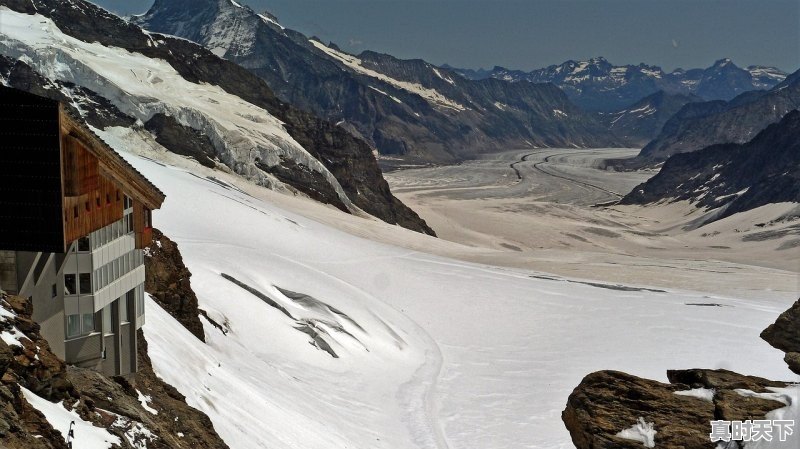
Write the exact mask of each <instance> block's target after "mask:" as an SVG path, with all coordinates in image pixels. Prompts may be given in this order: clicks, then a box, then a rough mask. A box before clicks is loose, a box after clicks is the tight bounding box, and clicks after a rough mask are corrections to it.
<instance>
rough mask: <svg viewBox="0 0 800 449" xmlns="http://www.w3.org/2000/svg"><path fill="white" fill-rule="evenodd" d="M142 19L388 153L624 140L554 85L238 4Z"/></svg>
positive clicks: (416, 155) (171, 0) (168, 1)
mask: <svg viewBox="0 0 800 449" xmlns="http://www.w3.org/2000/svg"><path fill="white" fill-rule="evenodd" d="M133 20H134V22H136V23H138V24H140V25H142V26H143V27H144V28H146V29H148V30H151V31H155V32H160V33H166V34H172V35H176V36H179V37H182V38H185V39H189V40H192V41H194V42H198V43H200V44H202V45H204V46H205V47H207V48H209V49H210V50H211V51H213V52H214V53H215V54H217V55H219V56H223V57H225V58H226V59H228V60H230V61H233V62H236V63H238V64H240V65H241V66H243V67H245V68H247V69H248V70H250V71H252V72H253V73H254V74H256V75H258V76H259V77H261V78H262V79H264V80H265V81H266V82H267V84H268V85H269V86H270V87H271V88H272V89H273V90H274V91H275V93H276V94H277V95H278V96H279V97H280V98H281V99H282V100H284V101H287V102H290V103H292V104H294V105H296V106H298V107H300V108H303V109H306V110H310V111H313V112H315V113H316V114H319V115H320V116H322V117H324V118H327V119H328V120H330V121H332V122H335V123H337V124H338V125H339V127H341V128H342V129H346V130H347V131H349V132H350V133H352V134H353V135H355V136H358V137H360V138H363V139H364V140H365V141H367V142H368V143H370V144H371V145H372V146H373V147H374V148H376V149H377V150H378V151H379V153H380V154H382V155H391V156H393V157H397V156H401V157H403V158H405V159H407V160H415V159H416V160H421V161H438V162H452V161H456V160H461V159H464V158H466V157H470V156H473V155H475V154H478V153H481V152H487V151H491V150H492V149H501V148H507V147H509V146H526V147H530V146H540V147H541V146H569V147H574V146H578V147H582V146H597V145H618V144H620V143H621V142H620V141H619V139H616V138H615V137H614V136H613V135H611V133H609V132H608V131H607V130H606V129H605V128H604V127H603V126H602V125H601V124H599V123H598V122H597V120H596V119H595V118H594V117H592V116H590V115H587V114H584V113H583V112H582V111H581V110H580V109H578V108H576V107H575V106H574V105H573V104H572V103H570V101H569V100H568V99H567V97H565V96H564V94H563V93H562V92H561V91H559V90H558V89H557V88H554V87H553V86H539V85H522V84H518V83H507V82H503V81H500V80H496V79H486V80H481V81H470V80H466V79H464V78H462V77H460V76H458V75H457V74H456V73H455V72H452V71H450V70H447V69H443V68H438V67H435V66H433V65H431V64H429V63H427V62H425V61H422V60H400V59H397V58H393V57H391V56H388V55H383V54H379V53H375V52H370V51H366V52H363V53H361V54H359V55H350V54H347V53H345V52H343V51H342V50H341V49H340V48H338V47H337V46H335V45H333V44H324V43H322V42H320V41H319V40H318V39H316V38H308V37H307V36H304V35H303V34H301V33H298V32H296V31H292V30H289V29H286V28H284V27H282V26H281V25H280V24H279V23H278V22H277V21H276V20H275V19H274V17H272V16H270V15H268V14H257V13H256V12H255V11H253V10H251V9H250V8H249V7H247V6H240V5H238V4H237V3H235V2H233V1H231V0H200V1H198V0H191V1H189V0H157V1H156V2H155V3H154V4H153V6H152V8H151V9H150V11H148V12H147V13H146V14H145V15H143V16H139V17H135V18H133Z"/></svg>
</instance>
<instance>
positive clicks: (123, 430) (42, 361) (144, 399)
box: [0, 232, 229, 449]
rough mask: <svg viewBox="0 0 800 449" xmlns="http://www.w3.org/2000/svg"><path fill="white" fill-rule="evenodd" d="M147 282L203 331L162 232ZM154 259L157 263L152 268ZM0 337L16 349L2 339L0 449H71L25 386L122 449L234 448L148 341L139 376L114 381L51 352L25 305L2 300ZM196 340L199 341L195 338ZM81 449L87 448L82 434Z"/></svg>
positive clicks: (185, 276)
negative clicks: (158, 364) (154, 360)
mask: <svg viewBox="0 0 800 449" xmlns="http://www.w3.org/2000/svg"><path fill="white" fill-rule="evenodd" d="M156 241H158V242H159V245H156V244H155V243H154V244H153V247H154V248H156V249H157V250H158V255H157V256H155V257H151V258H149V259H151V261H150V264H151V265H152V266H154V267H155V268H154V269H151V267H150V266H148V270H149V271H148V282H149V283H150V287H152V289H151V290H149V291H151V292H155V293H156V294H159V293H160V294H161V295H160V296H161V297H162V300H161V301H159V303H162V302H163V304H164V305H165V308H168V309H167V310H168V311H169V313H170V314H171V315H172V316H173V317H175V318H176V319H178V320H179V321H180V322H181V323H183V324H184V326H187V328H189V330H190V331H193V332H196V331H197V329H199V338H202V336H203V333H202V325H201V324H200V321H199V319H198V317H197V313H198V310H197V298H196V297H195V296H194V293H193V292H192V291H191V287H190V286H189V282H188V281H189V276H190V274H189V271H188V270H187V269H186V267H185V266H184V265H183V261H182V259H181V257H180V253H179V252H178V250H177V245H175V243H173V242H172V241H170V240H169V239H167V238H166V237H164V236H163V235H161V233H160V232H157V233H156ZM153 260H155V263H153ZM0 308H2V309H4V310H5V311H7V312H9V313H4V314H3V315H0V332H5V333H8V334H9V335H11V336H13V338H14V340H15V341H16V342H18V344H17V343H11V344H9V343H6V341H5V340H0V448H2V449H67V446H66V443H65V441H64V437H63V436H62V433H61V431H65V430H66V429H54V428H53V427H52V425H51V424H50V423H49V422H48V421H47V419H46V418H45V417H44V415H42V413H40V412H39V411H38V410H36V409H34V408H33V407H32V406H31V405H30V404H29V403H28V402H27V400H26V399H25V396H24V394H23V392H22V387H24V388H27V389H28V390H30V391H32V392H33V393H35V394H36V395H37V396H39V397H42V398H44V399H47V400H50V401H52V402H55V403H58V402H61V403H63V406H64V407H66V408H68V409H70V410H75V411H76V412H77V413H78V414H79V415H80V417H81V418H82V419H83V420H85V421H90V422H92V423H94V425H96V426H98V427H103V428H105V429H107V430H108V431H109V432H110V433H111V434H114V435H116V436H117V437H119V439H120V441H121V442H122V446H121V447H122V449H136V448H140V447H147V448H149V449H194V448H203V449H229V448H228V446H227V445H226V444H225V442H224V441H223V440H222V439H221V438H220V437H219V435H218V434H217V433H216V431H215V430H214V426H213V424H212V422H211V420H210V419H209V418H208V416H206V415H205V414H203V413H202V412H200V411H198V410H196V409H194V408H192V407H190V406H189V405H187V404H186V400H185V398H184V397H183V396H182V395H181V394H180V393H179V392H178V391H177V390H176V389H175V388H174V387H172V386H171V385H169V384H166V383H165V382H164V381H162V380H161V379H160V378H158V376H156V374H155V372H154V371H153V368H152V364H151V362H150V358H149V357H148V355H147V342H146V341H145V339H144V337H143V335H142V333H141V331H139V334H138V335H137V339H138V343H139V346H138V351H139V352H138V354H137V356H138V366H139V371H138V372H137V373H135V374H134V375H132V376H127V377H113V378H110V377H107V376H105V375H103V374H102V373H99V372H97V371H93V370H88V369H83V368H78V367H73V366H67V365H66V364H65V363H64V362H63V361H62V360H60V359H59V358H58V357H57V356H56V355H55V354H53V353H52V352H51V351H50V346H49V344H48V342H47V340H45V339H43V338H42V337H41V335H40V334H39V324H37V323H36V322H34V321H32V320H31V313H32V309H31V304H30V302H29V301H28V300H27V299H25V298H20V297H15V296H6V295H5V294H0ZM196 335H197V334H196ZM75 442H76V447H81V445H80V444H81V440H80V435H77V436H76V440H75Z"/></svg>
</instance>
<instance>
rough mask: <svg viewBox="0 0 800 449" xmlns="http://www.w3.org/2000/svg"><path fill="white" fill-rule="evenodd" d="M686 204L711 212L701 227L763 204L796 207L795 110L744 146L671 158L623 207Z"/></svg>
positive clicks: (798, 140)
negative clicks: (784, 204)
mask: <svg viewBox="0 0 800 449" xmlns="http://www.w3.org/2000/svg"><path fill="white" fill-rule="evenodd" d="M656 201H670V202H674V201H690V202H691V203H694V204H695V206H696V207H698V208H704V209H706V210H709V211H715V212H716V213H715V214H713V215H712V216H711V217H710V218H707V219H706V221H705V222H709V221H713V220H718V219H721V218H725V217H728V216H730V215H733V214H735V213H737V212H743V211H747V210H751V209H755V208H757V207H761V206H765V205H768V204H777V203H800V111H797V110H793V111H791V112H789V113H788V114H786V116H785V117H783V119H782V120H780V122H778V123H775V124H772V125H769V126H768V127H767V128H766V129H764V130H763V131H761V132H760V133H758V135H756V136H755V137H754V138H753V139H752V140H750V141H749V142H747V143H744V144H735V143H727V144H719V145H712V146H710V147H707V148H704V149H702V150H698V151H693V152H690V153H682V154H676V155H674V156H672V157H670V158H669V159H667V161H666V162H665V163H664V166H663V167H662V168H661V171H659V173H658V174H657V175H656V176H654V177H652V178H651V179H650V180H648V181H647V182H646V183H644V184H642V185H639V186H637V187H636V188H634V189H633V191H632V192H631V193H629V194H628V195H627V196H626V197H625V198H623V199H622V201H621V203H622V204H648V203H653V202H656Z"/></svg>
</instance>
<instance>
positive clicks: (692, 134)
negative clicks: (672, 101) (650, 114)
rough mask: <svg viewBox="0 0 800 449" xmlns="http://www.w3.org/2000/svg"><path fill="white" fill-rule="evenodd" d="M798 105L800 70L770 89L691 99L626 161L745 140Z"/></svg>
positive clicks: (633, 163) (634, 163) (653, 160)
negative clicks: (721, 97)
mask: <svg viewBox="0 0 800 449" xmlns="http://www.w3.org/2000/svg"><path fill="white" fill-rule="evenodd" d="M797 108H800V71H797V72H795V73H793V74H791V75H789V76H788V77H787V78H786V79H785V80H784V81H783V82H781V83H780V84H778V85H776V86H775V87H773V88H772V89H770V90H768V91H752V92H746V93H744V94H741V95H739V96H737V97H735V98H734V99H732V100H730V101H723V100H717V101H707V102H701V103H688V104H686V105H684V106H683V107H682V108H680V110H679V111H678V112H676V113H675V115H673V116H672V117H671V118H670V119H669V120H667V122H666V123H665V124H664V125H663V127H662V129H661V132H660V133H659V134H658V135H657V136H656V137H655V138H654V139H653V140H651V141H650V142H649V143H648V144H647V145H646V146H645V147H644V148H643V149H642V151H641V153H640V154H639V156H637V157H636V158H635V159H633V160H629V161H626V162H625V163H624V165H626V166H628V167H630V168H637V167H641V166H644V165H653V164H657V163H659V162H662V161H664V160H666V159H667V158H668V157H669V156H671V155H673V154H676V153H685V152H691V151H696V150H699V149H701V148H705V147H707V146H709V145H712V144H716V143H745V142H747V141H749V140H750V139H752V138H753V137H754V136H755V135H756V134H758V132H759V131H761V130H762V129H764V128H766V127H767V126H768V125H770V124H771V123H775V122H777V121H779V120H780V119H781V118H782V117H783V116H784V115H786V114H787V113H788V112H789V111H791V110H793V109H797Z"/></svg>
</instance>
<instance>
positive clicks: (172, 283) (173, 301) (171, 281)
mask: <svg viewBox="0 0 800 449" xmlns="http://www.w3.org/2000/svg"><path fill="white" fill-rule="evenodd" d="M144 263H145V282H144V289H145V291H146V292H147V293H150V295H151V296H152V297H153V299H155V300H156V302H158V305H160V306H161V307H163V308H164V310H166V311H167V312H169V314H170V315H172V316H173V317H174V318H175V319H176V320H178V321H179V322H180V323H181V324H182V325H183V326H184V327H185V328H186V329H188V330H189V332H191V333H192V334H194V336H195V337H197V338H198V339H199V340H200V341H205V334H204V333H203V323H201V322H200V318H199V316H198V315H199V313H200V312H199V310H198V308H197V296H196V295H195V294H194V291H193V290H192V285H191V282H190V281H189V278H190V277H191V276H192V273H190V272H189V269H188V268H186V265H184V264H183V257H181V253H180V251H179V250H178V245H177V244H176V243H175V242H173V241H172V240H170V239H169V238H168V237H167V236H165V235H164V234H163V233H162V232H161V231H159V230H158V229H153V242H152V243H151V244H150V245H149V246H148V247H147V249H146V250H145V258H144Z"/></svg>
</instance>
